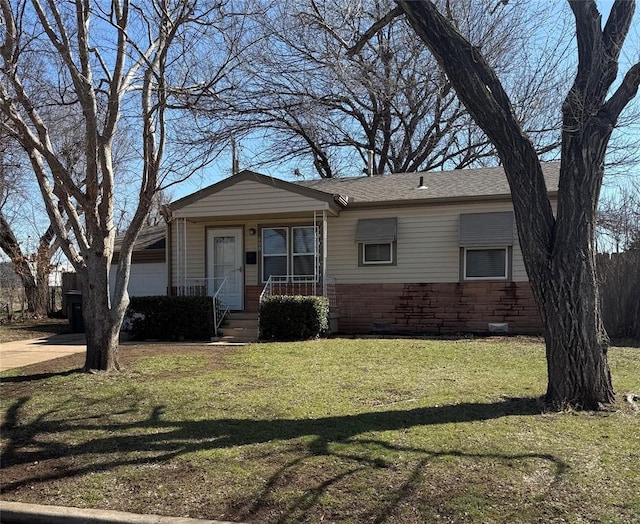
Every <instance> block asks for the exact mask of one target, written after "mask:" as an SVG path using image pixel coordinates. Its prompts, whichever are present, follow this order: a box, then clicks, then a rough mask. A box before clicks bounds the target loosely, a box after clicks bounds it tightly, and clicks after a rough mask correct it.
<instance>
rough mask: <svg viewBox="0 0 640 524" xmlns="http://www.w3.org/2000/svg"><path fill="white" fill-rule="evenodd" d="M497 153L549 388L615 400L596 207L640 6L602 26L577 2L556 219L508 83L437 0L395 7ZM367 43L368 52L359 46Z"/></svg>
mask: <svg viewBox="0 0 640 524" xmlns="http://www.w3.org/2000/svg"><path fill="white" fill-rule="evenodd" d="M396 3H397V5H398V8H397V9H395V10H394V12H393V14H394V15H405V16H406V19H407V20H408V22H409V24H410V25H411V27H412V28H413V29H414V30H415V32H416V34H418V35H419V36H420V38H421V39H422V40H423V41H424V42H425V44H426V45H427V46H428V47H429V49H430V50H431V52H432V53H433V55H434V56H435V57H436V59H437V60H438V63H439V64H440V66H441V67H442V69H443V70H444V71H445V73H446V74H447V77H448V78H449V80H450V81H451V83H452V85H453V86H454V88H455V89H456V91H457V93H458V96H459V97H460V99H461V100H462V101H463V103H464V104H465V106H466V107H467V109H468V110H469V112H470V114H471V115H472V117H473V118H474V120H475V121H476V122H477V123H478V125H479V126H480V127H481V128H482V129H483V130H484V132H485V133H486V135H487V136H488V137H489V139H490V140H491V141H492V143H493V144H494V145H495V147H496V151H497V153H498V155H499V157H500V160H501V162H502V164H503V165H504V169H505V173H506V175H507V179H508V181H509V185H510V187H511V194H512V199H513V206H514V210H515V216H516V223H517V226H518V233H519V238H520V246H521V248H522V252H523V256H524V261H525V265H526V269H527V273H528V275H529V279H530V282H531V286H532V289H533V293H534V296H535V298H536V300H537V303H538V307H539V309H540V313H541V315H542V318H543V321H544V324H545V341H546V347H547V371H548V387H547V393H546V397H545V398H546V401H547V403H548V404H549V405H551V406H555V407H561V406H567V405H570V406H575V407H579V408H585V409H598V408H599V407H600V406H602V405H603V404H609V403H612V402H614V400H615V395H614V391H613V386H612V381H611V373H610V370H609V364H608V361H607V350H608V347H609V339H608V336H607V333H606V331H605V329H604V327H603V323H602V317H601V313H600V303H599V302H600V300H599V294H598V285H597V277H596V253H595V248H594V246H595V231H596V209H597V205H598V198H599V195H600V189H601V185H602V180H603V176H604V166H605V153H606V151H607V145H608V143H609V139H610V137H611V133H612V131H613V129H614V127H615V125H616V122H617V121H618V118H619V116H620V114H621V113H622V111H623V110H624V109H625V107H626V106H627V105H628V104H629V102H630V101H631V100H632V99H633V98H634V97H635V96H636V93H637V90H638V85H639V84H640V63H636V64H635V65H633V66H632V67H631V68H630V69H629V70H628V71H627V73H626V75H625V76H624V78H623V79H622V81H621V82H620V84H619V85H618V87H617V88H616V89H615V90H614V91H613V94H611V95H610V96H609V97H608V98H607V95H608V93H609V90H610V89H611V88H612V86H613V85H614V82H616V79H617V72H618V61H619V57H620V52H621V49H622V46H623V44H624V41H625V39H626V36H627V34H628V32H629V28H630V25H631V20H632V18H633V12H634V7H635V4H634V2H632V1H628V0H616V2H615V3H614V4H613V7H612V9H611V13H610V15H609V17H608V19H607V21H606V23H605V24H604V27H603V26H602V17H601V14H600V12H599V11H598V8H597V6H596V3H595V1H592V0H569V5H570V7H571V10H572V12H573V15H574V19H575V26H576V40H577V49H578V66H577V72H576V75H575V80H574V82H573V86H572V87H571V89H570V90H569V92H568V94H567V96H566V98H565V100H564V102H563V104H562V115H563V121H562V146H561V166H560V184H559V191H558V207H557V212H556V214H555V215H554V212H553V209H552V206H551V202H550V200H549V197H548V194H547V188H546V185H545V180H544V177H543V176H542V169H541V165H540V158H539V156H538V154H537V152H536V150H535V147H534V145H533V143H532V140H531V139H530V137H529V136H528V135H527V134H526V133H525V132H524V131H523V129H522V127H521V125H520V123H519V121H518V118H517V117H516V115H515V114H514V111H513V106H512V103H511V100H510V99H509V96H508V95H507V93H506V91H505V89H504V87H503V85H502V83H501V82H500V80H499V79H498V77H497V76H496V74H495V71H494V70H493V68H492V67H491V66H490V65H489V63H488V62H487V60H486V59H485V58H484V56H483V52H482V50H481V49H480V48H479V47H477V46H475V45H473V44H472V43H470V42H469V41H468V40H467V39H466V38H464V37H463V36H462V35H461V34H460V33H459V32H458V31H457V30H456V28H455V27H454V25H453V24H452V23H451V21H450V20H449V19H448V18H447V17H446V16H445V15H443V13H441V12H440V11H439V10H438V8H437V7H436V6H435V5H434V4H433V3H432V2H430V1H427V0H416V1H405V0H396ZM360 45H361V44H360Z"/></svg>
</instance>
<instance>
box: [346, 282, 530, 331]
mask: <svg viewBox="0 0 640 524" xmlns="http://www.w3.org/2000/svg"><path fill="white" fill-rule="evenodd" d="M336 295H337V301H338V306H339V321H338V329H339V331H340V332H344V333H370V332H375V331H378V332H380V331H382V332H384V331H389V332H398V333H402V332H409V333H460V332H476V333H479V332H487V331H488V324H489V323H494V322H495V323H503V322H508V323H509V333H520V334H539V333H542V332H543V325H542V321H541V319H540V315H539V313H538V308H537V306H536V303H535V300H534V298H533V293H532V292H531V287H530V286H529V283H528V282H464V283H460V282H452V283H419V284H337V285H336Z"/></svg>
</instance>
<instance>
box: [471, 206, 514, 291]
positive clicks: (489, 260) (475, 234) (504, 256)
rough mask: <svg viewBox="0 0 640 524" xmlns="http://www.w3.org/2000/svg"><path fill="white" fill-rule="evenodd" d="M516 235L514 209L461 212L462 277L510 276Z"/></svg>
mask: <svg viewBox="0 0 640 524" xmlns="http://www.w3.org/2000/svg"><path fill="white" fill-rule="evenodd" d="M515 239H516V233H515V224H514V220H513V211H500V212H494V213H469V214H463V215H460V228H459V231H458V241H459V244H460V279H461V280H492V279H494V280H495V279H497V280H507V279H509V278H511V273H512V269H511V264H512V259H513V256H512V251H513V248H512V246H513V243H514V241H515Z"/></svg>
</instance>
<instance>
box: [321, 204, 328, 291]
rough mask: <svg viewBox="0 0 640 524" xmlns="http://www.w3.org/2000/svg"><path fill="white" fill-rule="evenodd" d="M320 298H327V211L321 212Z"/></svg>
mask: <svg viewBox="0 0 640 524" xmlns="http://www.w3.org/2000/svg"><path fill="white" fill-rule="evenodd" d="M322 296H323V297H326V296H327V210H326V209H323V210H322Z"/></svg>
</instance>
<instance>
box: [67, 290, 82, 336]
mask: <svg viewBox="0 0 640 524" xmlns="http://www.w3.org/2000/svg"><path fill="white" fill-rule="evenodd" d="M65 298H66V300H67V317H69V329H70V330H71V332H72V333H84V318H83V316H82V292H81V291H67V293H65Z"/></svg>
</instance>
